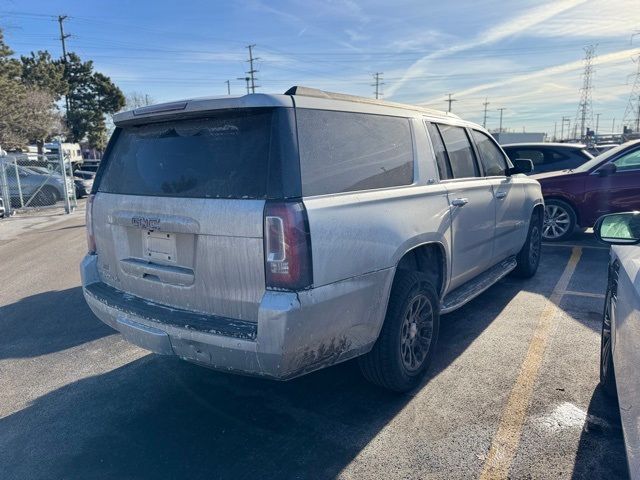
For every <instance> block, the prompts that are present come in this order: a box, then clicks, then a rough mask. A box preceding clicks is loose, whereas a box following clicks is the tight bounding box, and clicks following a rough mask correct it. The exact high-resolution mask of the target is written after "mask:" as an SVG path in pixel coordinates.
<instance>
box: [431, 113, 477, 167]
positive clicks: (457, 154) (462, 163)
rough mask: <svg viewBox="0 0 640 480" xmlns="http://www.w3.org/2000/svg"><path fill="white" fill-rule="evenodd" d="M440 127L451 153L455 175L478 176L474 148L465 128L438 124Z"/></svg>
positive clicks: (448, 151)
mask: <svg viewBox="0 0 640 480" xmlns="http://www.w3.org/2000/svg"><path fill="white" fill-rule="evenodd" d="M438 128H439V130H440V133H441V134H442V139H443V140H444V145H445V147H446V148H447V153H448V154H449V160H450V161H451V169H452V171H453V177H454V178H468V177H478V176H479V175H480V172H479V171H478V165H477V164H476V160H475V155H474V153H473V148H472V147H471V143H470V142H469V137H467V133H466V132H465V130H464V128H462V127H454V126H452V125H443V124H438Z"/></svg>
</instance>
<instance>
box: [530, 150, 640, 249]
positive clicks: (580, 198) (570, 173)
mask: <svg viewBox="0 0 640 480" xmlns="http://www.w3.org/2000/svg"><path fill="white" fill-rule="evenodd" d="M533 178H535V179H536V180H538V181H539V182H540V185H542V195H543V196H544V199H545V204H546V207H545V218H544V227H543V230H542V236H543V238H544V239H545V240H550V241H560V240H565V239H567V238H568V237H569V236H571V234H572V233H573V231H574V229H575V228H576V226H579V227H582V228H587V227H591V226H593V224H594V223H595V221H596V220H597V219H598V217H600V216H602V215H604V214H606V213H614V212H626V211H630V210H640V140H635V141H632V142H627V143H625V144H623V145H620V146H619V147H617V148H613V149H611V150H609V151H607V152H605V153H603V154H602V155H599V156H597V157H596V158H594V159H592V160H589V161H588V162H586V163H584V164H583V165H581V166H579V167H577V168H575V169H573V170H562V171H560V172H549V173H541V174H539V175H533Z"/></svg>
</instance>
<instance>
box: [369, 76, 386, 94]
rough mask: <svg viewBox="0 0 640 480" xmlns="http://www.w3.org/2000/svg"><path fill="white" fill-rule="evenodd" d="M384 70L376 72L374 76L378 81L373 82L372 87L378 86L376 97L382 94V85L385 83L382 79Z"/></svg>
mask: <svg viewBox="0 0 640 480" xmlns="http://www.w3.org/2000/svg"><path fill="white" fill-rule="evenodd" d="M382 74H383V73H382V72H376V73H374V74H373V78H374V80H375V81H376V83H372V84H371V86H372V87H376V91H375V92H374V93H375V95H376V99H378V98H380V96H382V92H381V91H380V90H381V89H380V87H381V86H382V85H384V83H382V82H381V81H380V80H382V78H381V77H382Z"/></svg>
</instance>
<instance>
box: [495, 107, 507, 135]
mask: <svg viewBox="0 0 640 480" xmlns="http://www.w3.org/2000/svg"><path fill="white" fill-rule="evenodd" d="M497 110H499V111H500V128H499V129H498V133H502V112H503V111H505V110H506V107H500V108H498V109H497Z"/></svg>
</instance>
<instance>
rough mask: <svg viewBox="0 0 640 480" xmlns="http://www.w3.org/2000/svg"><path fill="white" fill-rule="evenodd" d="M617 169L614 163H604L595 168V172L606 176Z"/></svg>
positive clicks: (600, 175)
mask: <svg viewBox="0 0 640 480" xmlns="http://www.w3.org/2000/svg"><path fill="white" fill-rule="evenodd" d="M617 170H618V167H616V165H615V163H605V164H604V165H602V166H601V167H600V168H599V169H598V170H596V173H597V174H598V176H599V177H608V176H609V175H613V174H614V173H616V171H617Z"/></svg>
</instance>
